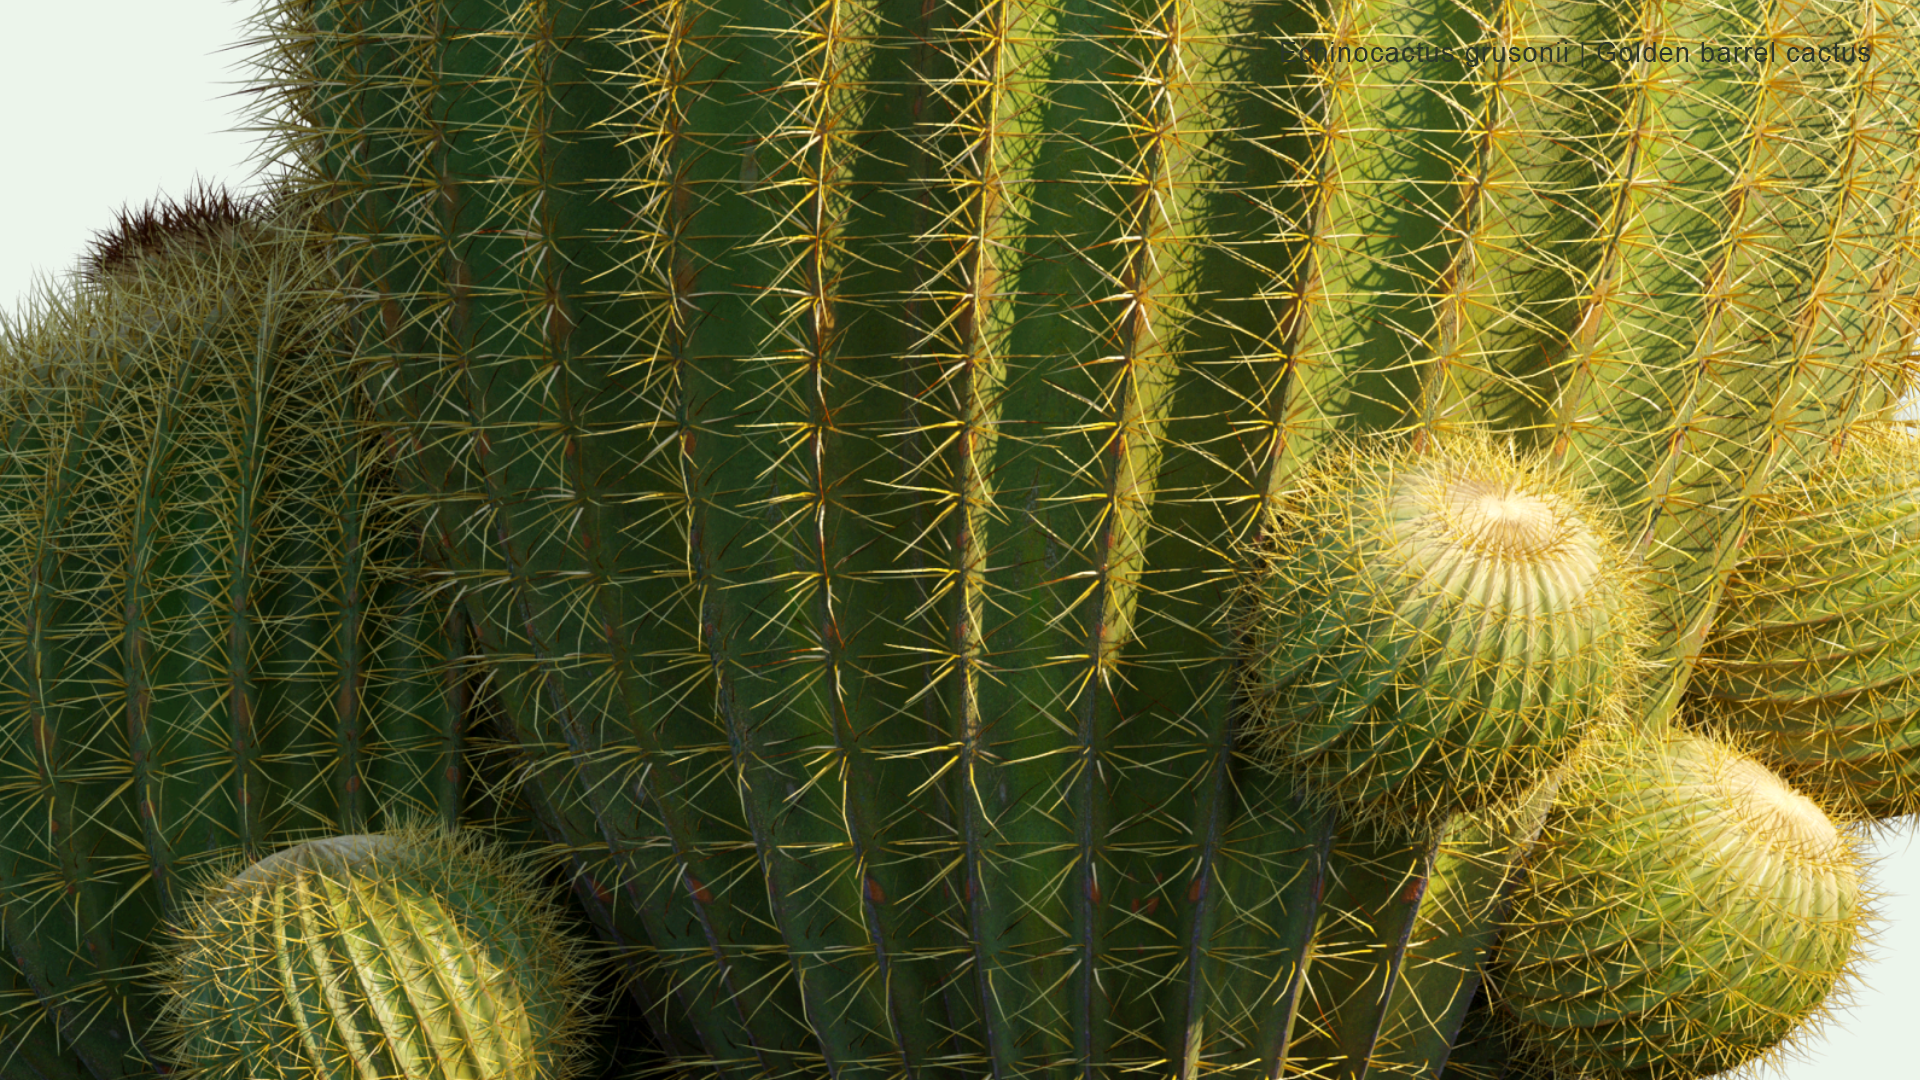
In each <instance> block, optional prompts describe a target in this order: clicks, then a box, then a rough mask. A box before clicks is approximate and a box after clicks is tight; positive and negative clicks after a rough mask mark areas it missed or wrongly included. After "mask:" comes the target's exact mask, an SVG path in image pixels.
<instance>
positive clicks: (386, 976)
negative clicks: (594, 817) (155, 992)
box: [165, 827, 585, 1080]
mask: <svg viewBox="0 0 1920 1080" xmlns="http://www.w3.org/2000/svg"><path fill="white" fill-rule="evenodd" d="M470 835H471V834H454V833H445V832H441V831H437V830H433V829H428V828H422V827H409V828H404V829H400V830H396V831H393V832H389V833H385V834H379V835H365V834H362V835H355V836H337V837H330V838H327V839H322V840H312V841H308V842H307V843H304V844H300V845H297V846H295V847H291V848H287V849H284V850H282V851H279V852H276V853H274V854H273V855H270V856H268V857H267V858H265V859H262V860H261V861H259V862H257V863H254V864H253V865H252V866H249V867H247V868H246V869H244V870H242V871H241V872H239V873H238V874H235V875H233V876H232V877H230V878H226V879H224V880H218V881H216V882H215V883H214V884H213V885H212V886H211V887H209V888H208V889H206V890H205V892H204V894H203V895H202V896H201V897H200V899H199V902H198V903H197V904H196V905H194V906H193V907H192V908H191V909H190V910H189V912H188V913H187V915H186V917H185V919H184V920H183V923H182V925H181V926H180V927H179V928H178V929H177V937H178V941H177V943H176V946H175V951H174V953H173V955H172V956H171V957H170V958H169V965H168V967H167V979H166V982H167V987H168V991H169V999H168V1011H167V1013H166V1016H165V1023H166V1025H167V1027H168V1029H169V1031H170V1034H171V1036H172V1040H173V1043H174V1046H175V1054H176V1057H177V1059H178V1060H179V1062H180V1064H181V1065H182V1066H185V1067H186V1068H188V1069H189V1070H190V1074H191V1075H192V1076H195V1077H204V1078H206V1080H242V1078H245V1080H296V1078H297V1080H370V1078H375V1077H377V1078H379V1080H536V1078H538V1080H559V1078H562V1077H566V1076H568V1075H571V1074H572V1073H573V1072H574V1071H577V1068H578V1066H579V1064H580V1061H579V1057H578V1053H577V1051H579V1050H580V1049H582V1047H581V1046H580V1035H581V1028H582V1024H583V1023H584V1014H583V1009H584V1007H585V1000H584V995H583V992H582V990H581V975H582V972H583V970H584V961H583V953H582V952H581V951H580V950H579V948H578V947H577V946H576V945H574V944H573V943H572V942H571V941H570V940H569V939H568V938H567V937H565V936H564V934H563V933H562V931H561V930H560V924H559V922H558V913H557V911H556V910H555V909H554V908H552V907H551V905H550V902H549V901H548V900H547V899H545V898H544V897H543V896H542V895H541V894H540V892H539V890H538V889H536V888H535V887H534V886H533V885H532V884H531V882H530V881H529V880H528V879H527V878H526V877H525V876H524V875H523V874H522V872H521V871H520V870H518V869H517V868H515V867H513V866H512V865H511V864H509V863H508V862H507V861H506V860H505V859H504V858H503V857H501V856H500V855H499V854H497V853H496V852H494V851H492V850H491V849H489V848H486V847H483V846H480V845H479V844H477V843H476V842H475V841H473V840H472V839H470Z"/></svg>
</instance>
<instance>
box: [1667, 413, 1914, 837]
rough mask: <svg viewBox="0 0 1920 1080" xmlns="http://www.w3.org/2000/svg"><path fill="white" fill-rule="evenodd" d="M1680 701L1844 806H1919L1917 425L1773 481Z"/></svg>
mask: <svg viewBox="0 0 1920 1080" xmlns="http://www.w3.org/2000/svg"><path fill="white" fill-rule="evenodd" d="M1762 505H1763V509H1762V512H1761V514H1760V515H1759V517H1758V519H1757V520H1756V521H1755V523H1754V527H1753V536H1752V538H1751V539H1750V540H1748V541H1747V544H1746V546H1745V548H1744V549H1743V551H1742V558H1741V562H1740V565H1739V567H1738V568H1737V569H1736V570H1735V572H1734V575H1733V577H1732V579H1731V580H1730V581H1729V582H1728V583H1727V597H1726V603H1725V608H1724V611H1723V613H1722V615H1721V616H1720V620H1719V622H1718V623H1717V625H1716V626H1715V628H1714V634H1713V636H1712V637H1711V638H1709V639H1708V641H1707V645H1706V649H1705V651H1704V652H1703V654H1702V656H1701V658H1700V665H1699V672H1698V674H1697V675H1696V676H1695V678H1694V682H1693V684H1692V686H1691V688H1690V691H1689V696H1688V702H1687V704H1688V708H1689V712H1690V713H1691V714H1692V715H1693V716H1694V717H1695V718H1697V719H1699V720H1701V721H1703V722H1705V723H1706V724H1708V725H1710V726H1712V727H1715V728H1719V729H1722V730H1729V731H1733V732H1737V733H1739V734H1740V736H1741V737H1742V738H1743V739H1744V740H1746V741H1747V742H1749V743H1750V744H1751V745H1752V747H1753V752H1754V753H1755V754H1756V755H1758V756H1759V757H1760V758H1761V759H1762V760H1764V761H1766V762H1767V763H1768V764H1769V765H1771V766H1772V767H1773V768H1775V769H1778V770H1779V771H1780V773H1781V774H1782V775H1784V776H1786V777H1787V778H1788V779H1789V780H1791V781H1792V782H1793V783H1794V784H1796V785H1798V786H1799V787H1801V788H1803V789H1805V790H1807V791H1810V792H1814V793H1816V794H1817V795H1818V797H1819V798H1821V799H1822V800H1823V801H1825V802H1827V803H1828V804H1830V805H1832V806H1834V807H1836V809H1837V810H1839V811H1840V812H1842V813H1844V814H1847V815H1849V816H1855V817H1863V818H1891V817H1898V816H1901V815H1904V814H1911V813H1914V812H1916V811H1920V434H1917V433H1916V432H1915V431H1914V430H1913V429H1911V428H1908V427H1905V426H1904V425H1899V426H1893V427H1890V428H1888V429H1884V430H1873V429H1867V430H1856V431H1852V432H1849V433H1848V442H1847V445H1846V447H1845V448H1844V449H1843V450H1842V451H1841V453H1839V454H1838V455H1837V456H1835V457H1834V458H1833V459H1831V460H1830V461H1827V462H1824V463H1822V464H1821V465H1820V466H1818V467H1816V468H1812V469H1808V470H1805V471H1797V472H1793V473H1789V474H1786V475H1783V476H1781V477H1778V478H1776V480H1775V481H1774V482H1773V483H1772V484H1771V485H1770V486H1769V489H1768V491H1767V493H1766V498H1765V501H1764V502H1763V504H1762Z"/></svg>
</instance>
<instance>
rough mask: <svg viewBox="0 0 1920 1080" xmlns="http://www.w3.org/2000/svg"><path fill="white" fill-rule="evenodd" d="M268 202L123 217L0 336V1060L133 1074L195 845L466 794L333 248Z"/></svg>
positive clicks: (452, 649) (142, 1059)
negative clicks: (80, 267) (329, 262)
mask: <svg viewBox="0 0 1920 1080" xmlns="http://www.w3.org/2000/svg"><path fill="white" fill-rule="evenodd" d="M202 198H205V196H195V197H194V198H191V199H189V200H188V202H187V203H185V204H181V205H176V206H174V207H172V208H171V209H170V210H169V209H167V208H160V209H154V208H150V209H149V210H148V211H146V212H145V213H144V214H143V215H142V216H139V217H137V218H135V219H133V220H134V223H135V224H136V225H137V224H139V223H140V222H146V223H148V224H151V223H153V222H154V221H159V222H160V223H161V224H162V225H165V224H168V223H169V222H172V223H173V224H178V221H179V219H180V218H183V217H184V218H187V219H192V218H193V217H194V216H195V215H196V214H199V213H200V211H201V210H203V209H205V207H206V205H207V204H206V203H203V202H199V201H197V200H199V199H202ZM265 210H266V208H265V206H264V205H261V206H256V207H253V208H252V209H251V210H250V211H249V212H250V213H255V214H256V216H253V217H249V218H246V219H244V220H243V221H241V222H240V223H238V224H232V223H216V224H217V226H218V227H212V228H206V229H199V230H192V229H190V230H188V231H187V234H186V235H185V237H184V238H183V239H181V240H179V241H177V242H175V241H171V240H169V238H168V234H167V230H166V229H165V228H160V229H158V230H147V231H146V232H141V233H139V236H140V237H141V242H140V243H137V244H132V243H130V244H123V245H121V248H120V250H121V252H122V255H123V257H121V258H119V259H117V260H113V261H111V262H110V263H105V264H102V265H101V266H100V267H98V270H99V272H98V273H96V274H95V281H94V283H93V284H91V285H89V286H87V287H85V288H82V289H81V290H80V291H77V292H75V293H73V294H71V295H64V296H58V297H53V298H50V302H49V303H48V304H47V305H46V306H45V307H44V309H43V310H41V311H39V312H38V313H37V314H36V315H35V317H33V318H31V319H28V320H25V321H23V322H21V323H19V324H9V325H8V326H7V327H6V336H5V338H4V339H3V340H0V368H3V369H4V371H5V385H4V387H0V440H4V445H5V448H6V453H5V470H4V477H3V479H0V569H3V570H4V575H3V576H0V580H4V587H0V687H4V694H0V760H3V761H4V762H5V763H6V767H7V769H8V770H9V771H10V772H11V773H12V774H13V775H14V776H16V777H17V778H18V779H19V782H18V783H15V784H12V785H9V786H8V788H7V789H6V791H5V792H4V793H0V820H4V821H5V822H6V823H7V828H6V833H5V839H4V844H3V845H0V846H3V848H4V851H3V852H0V890H3V891H0V897H4V899H0V918H3V919H4V934H5V938H6V946H7V948H8V949H9V950H10V951H11V955H12V958H13V961H14V962H16V963H17V964H18V965H19V968H20V972H21V975H22V977H23V978H24V981H25V983H26V985H27V986H28V987H30V988H31V990H32V994H33V996H36V997H37V998H38V999H39V1001H38V1003H37V1004H36V1003H33V1002H25V1003H23V1004H24V1006H25V1008H24V1009H23V1010H21V1011H19V1012H13V1011H12V1008H11V1005H10V1007H9V1013H10V1014H9V1015H8V1016H7V1017H6V1018H5V1019H0V1046H4V1047H5V1048H6V1049H5V1050H4V1051H0V1072H4V1071H5V1070H6V1069H7V1068H8V1066H7V1065H6V1061H7V1060H8V1055H10V1054H12V1053H14V1052H15V1051H16V1048H20V1047H25V1046H26V1045H27V1044H28V1043H29V1042H31V1043H33V1044H34V1047H35V1048H34V1050H33V1051H32V1052H43V1051H44V1052H48V1053H54V1054H57V1055H66V1054H69V1053H70V1054H71V1055H73V1057H71V1058H68V1059H67V1060H66V1062H65V1064H64V1065H62V1066H61V1068H59V1069H56V1070H55V1071H53V1072H50V1073H45V1074H44V1075H46V1076H49V1077H58V1078H62V1080H73V1078H77V1077H79V1076H82V1075H87V1074H91V1075H92V1076H95V1077H118V1076H123V1075H130V1074H133V1073H135V1072H138V1071H140V1070H141V1069H143V1068H146V1069H151V1068H152V1067H153V1062H154V1058H153V1056H152V1051H151V1046H150V1045H149V1043H148V1041H147V1037H148V1033H147V1031H146V1026H147V1024H148V1023H149V1022H150V1021H151V1019H152V1016H153V1012H152V1005H153V1003H152V1001H151V997H150V995H149V994H148V992H147V989H146V987H145V985H144V983H143V982H142V981H141V979H142V975H141V971H142V967H143V965H144V963H145V959H146V957H147V953H146V949H147V944H148V941H149V939H150V938H151V936H152V934H153V932H154V930H155V928H156V927H157V926H158V924H159V922H160V921H161V920H162V919H164V918H166V917H167V916H168V915H170V914H171V913H172V912H173V911H174V910H175V909H176V907H177V905H178V904H179V903H180V902H181V901H182V899H183V894H182V889H183V877H182V875H183V874H187V873H189V872H190V871H192V870H193V869H194V868H195V867H196V866H198V865H200V864H202V863H204V862H205V861H207V860H209V859H217V858H220V857H223V856H226V855H229V854H231V853H234V852H249V853H254V854H256V855H257V854H264V853H265V851H266V850H268V849H269V848H270V847H271V846H274V845H276V844H281V843H285V842H286V841H288V840H290V839H298V838H301V837H304V836H310V835H314V834H316V833H330V832H337V831H340V830H342V829H364V828H368V827H371V826H377V825H378V824H379V823H380V822H382V821H383V820H385V819H386V817H387V816H388V815H389V814H391V813H394V812H396V811H398V810H399V809H401V808H405V807H411V808H413V809H415V810H416V811H418V812H421V813H427V814H431V815H433V816H437V817H439V818H441V819H443V820H447V821H451V820H453V817H454V815H455V814H456V812H457V811H458V809H459V808H460V796H461V787H462V784H461V777H460V773H459V771H458V770H459V767H460V762H461V758H460V753H461V750H462V742H463V736H462V727H461V725H462V723H463V718H462V717H461V716H460V715H459V713H458V712H457V710H456V708H455V705H456V702H454V701H453V700H451V699H450V698H449V697H448V695H447V689H448V687H447V684H446V682H445V681H444V680H445V676H446V673H447V669H448V668H449V666H450V665H451V663H452V661H453V660H454V659H455V658H457V656H458V655H459V650H458V648H457V647H456V646H454V645H452V644H451V643H450V640H451V639H449V638H448V637H447V636H446V635H447V633H448V631H449V626H448V625H447V619H448V612H447V605H446V604H445V603H444V602H443V601H442V600H441V599H439V598H437V597H435V596H433V595H431V594H429V593H427V592H426V591H425V590H424V589H423V588H422V587H421V586H422V584H423V581H424V579H423V577H422V571H421V569H420V566H419V561H418V556H417V553H416V550H415V544H416V540H415V538H414V535H413V533H412V531H411V530H410V529H409V528H408V527H407V523H406V522H405V521H404V519H403V518H402V517H400V516H399V514H398V511H397V507H396V506H395V504H394V497H393V492H392V491H391V488H390V487H389V486H387V481H386V479H385V477H384V475H383V470H382V464H383V463H381V462H380V461H379V460H378V459H377V455H376V452H375V447H374V445H372V444H370V441H369V439H368V438H367V437H365V436H364V435H363V434H361V433H360V432H359V430H358V429H357V428H356V427H355V426H354V423H353V414H352V404H351V394H352V387H351V385H350V384H349V383H347V382H346V381H345V380H344V379H343V378H342V377H341V372H340V370H339V367H338V364H337V363H336V362H335V361H334V359H333V358H332V356H331V355H330V348H331V347H332V345H331V342H330V340H329V338H328V336H327V335H328V334H329V333H331V332H333V331H334V330H335V329H336V328H337V325H338V313H337V311H336V310H335V304H334V302H333V297H332V294H330V293H329V292H328V291H327V290H328V286H329V281H330V278H329V276H328V268H327V266H326V263H325V260H324V259H323V258H322V257H321V256H320V253H319V252H317V251H316V250H315V249H314V248H313V247H312V246H311V244H310V243H307V242H306V241H304V240H301V239H299V237H298V230H297V229H294V228H292V227H291V225H290V223H289V222H288V221H287V220H285V219H275V218H272V217H269V216H267V215H266V212H265ZM202 223H203V224H205V215H202ZM229 226H231V227H229ZM136 231H137V230H136ZM49 1026H50V1028H51V1030H50V1031H49V1030H48V1027H49ZM20 1052H23V1053H24V1052H28V1051H25V1050H21V1051H20ZM6 1075H12V1074H11V1073H6Z"/></svg>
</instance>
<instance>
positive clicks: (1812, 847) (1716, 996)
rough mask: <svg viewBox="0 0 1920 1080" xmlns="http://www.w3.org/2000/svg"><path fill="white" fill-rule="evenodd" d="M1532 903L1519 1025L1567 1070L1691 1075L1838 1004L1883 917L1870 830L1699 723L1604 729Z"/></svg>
mask: <svg viewBox="0 0 1920 1080" xmlns="http://www.w3.org/2000/svg"><path fill="white" fill-rule="evenodd" d="M1590 749H1591V758H1592V759H1591V760H1590V761H1587V762H1585V763H1583V765H1582V766H1581V767H1580V768H1578V769H1577V770H1576V771H1575V772H1574V774H1573V775H1572V776H1571V777H1569V779H1568V780H1567V783H1566V785H1565V786H1564V787H1563V788H1562V790H1561V795H1560V799H1559V804H1558V806H1557V807H1556V809H1555V811H1554V817H1553V818H1552V819H1551V820H1550V821H1549V822H1548V825H1547V831H1546V835H1545V837H1544V838H1543V839H1542V841H1541V844H1540V847H1539V849H1538V851H1536V853H1535V856H1534V859H1533V862H1532V865H1531V866H1530V867H1529V870H1528V878H1527V881H1526V885H1525V887H1524V888H1523V889H1522V891H1521V893H1520V895H1519V896H1518V897H1517V898H1516V900H1515V901H1514V906H1513V910H1512V912H1511V914H1510V915H1509V919H1508V926H1507V928H1506V931H1505V933H1504V935H1503V936H1502V938H1501V944H1500V951H1499V956H1498V964H1497V967H1496V969H1495V971H1496V980H1497V983H1498V989H1497V991H1496V994H1495V996H1494V999H1493V1001H1494V1005H1495V1008H1496V1010H1497V1012H1498V1013H1499V1014H1500V1015H1501V1016H1502V1017H1504V1018H1505V1020H1506V1023H1507V1026H1508V1029H1509V1033H1510V1034H1509V1038H1510V1039H1511V1040H1513V1041H1514V1042H1516V1043H1517V1044H1518V1045H1520V1046H1521V1047H1523V1048H1524V1052H1525V1054H1526V1055H1527V1056H1529V1057H1531V1058H1533V1059H1535V1062H1536V1064H1538V1065H1543V1066H1545V1067H1547V1068H1550V1069H1555V1070H1558V1072H1556V1073H1554V1075H1567V1076H1573V1075H1581V1076H1595V1077H1606V1078H1639V1080H1666V1078H1674V1080H1691V1078H1693V1077H1699V1076H1708V1075H1711V1074H1714V1073H1718V1072H1722V1071H1724V1070H1727V1069H1731V1068H1734V1067H1736V1066H1739V1065H1742V1064H1745V1063H1747V1062H1749V1061H1751V1060H1754V1059H1756V1058H1758V1057H1760V1056H1762V1055H1763V1054H1765V1053H1767V1052H1769V1051H1771V1050H1772V1049H1773V1048H1774V1047H1775V1046H1776V1045H1777V1044H1779V1043H1780V1042H1781V1041H1782V1040H1783V1039H1785V1038H1787V1037H1788V1036H1789V1035H1791V1034H1792V1033H1793V1032H1794V1030H1795V1029H1796V1028H1798V1027H1799V1026H1801V1025H1802V1024H1804V1023H1805V1022H1806V1021H1807V1020H1808V1019H1809V1018H1811V1017H1812V1016H1814V1015H1815V1014H1817V1013H1818V1012H1819V1011H1820V1005H1821V1002H1822V1001H1823V1000H1824V999H1825V997H1826V996H1827V994H1828V993H1829V991H1830V990H1831V989H1832V987H1833V986H1834V984H1835V982H1836V981H1837V980H1838V979H1840V978H1841V977H1842V976H1843V975H1844V974H1845V972H1846V971H1847V970H1848V968H1849V966H1850V965H1851V964H1853V963H1854V962H1855V959H1856V956H1857V953H1858V951H1859V949H1860V947H1861V943H1862V928H1863V925H1864V923H1865V920H1866V910H1865V908H1864V896H1863V892H1862V885H1861V875H1862V871H1863V869H1864V859H1863V857H1862V855H1861V853H1860V851H1859V850H1858V847H1857V843H1858V841H1857V840H1856V839H1849V838H1848V837H1846V836H1843V835H1842V834H1841V833H1840V832H1839V831H1838V829H1837V828H1836V827H1835V825H1834V823H1833V822H1832V820H1831V819H1830V818H1828V816H1827V815H1826V813H1825V811H1823V810H1821V809H1820V807H1819V806H1818V805H1816V804H1815V803H1813V802H1812V801H1811V800H1809V799H1807V797H1806V796H1804V795H1801V794H1800V793H1798V792H1796V791H1795V790H1793V788H1792V787H1791V786H1789V785H1788V784H1787V783H1786V781H1784V780H1782V779H1781V778H1780V777H1779V776H1778V775H1777V774H1775V773H1773V772H1771V771H1770V770H1768V769H1767V768H1766V767H1765V766H1764V765H1761V764H1759V763H1758V762H1757V761H1755V760H1753V759H1752V758H1749V757H1747V756H1745V755H1743V754H1740V753H1739V752H1737V751H1735V750H1734V749H1732V748H1731V747H1729V746H1727V745H1725V744H1722V743H1719V742H1717V741H1714V740H1712V739H1709V738H1704V737H1701V736H1698V735H1693V734H1686V733H1678V732H1673V733H1666V734H1663V735H1655V736H1651V737H1649V736H1645V735H1633V736H1620V735H1616V736H1614V737H1611V738H1603V739H1598V740H1596V741H1595V743H1594V744H1593V746H1592V747H1591V748H1590Z"/></svg>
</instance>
